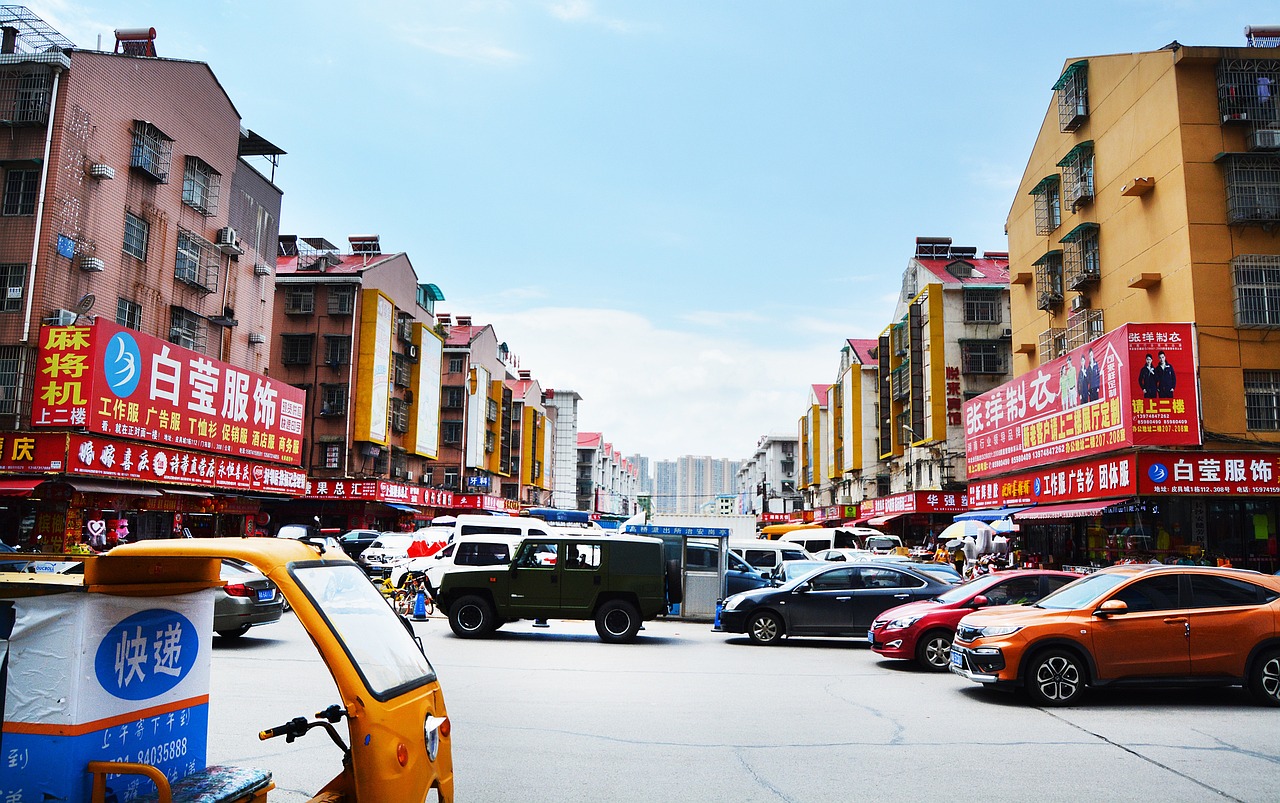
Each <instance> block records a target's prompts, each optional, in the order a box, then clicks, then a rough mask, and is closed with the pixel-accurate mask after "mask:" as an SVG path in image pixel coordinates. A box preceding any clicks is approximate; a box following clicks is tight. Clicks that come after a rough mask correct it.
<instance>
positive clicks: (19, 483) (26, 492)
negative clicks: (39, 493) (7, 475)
mask: <svg viewBox="0 0 1280 803" xmlns="http://www.w3.org/2000/svg"><path fill="white" fill-rule="evenodd" d="M43 482H45V480H43V479H40V480H0V496H31V492H32V491H34V490H35V489H36V486H38V485H40V484H41V483H43Z"/></svg>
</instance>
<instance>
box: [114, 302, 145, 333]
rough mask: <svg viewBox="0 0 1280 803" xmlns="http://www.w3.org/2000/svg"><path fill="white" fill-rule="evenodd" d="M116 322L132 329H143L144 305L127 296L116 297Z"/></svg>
mask: <svg viewBox="0 0 1280 803" xmlns="http://www.w3.org/2000/svg"><path fill="white" fill-rule="evenodd" d="M116 323H118V324H120V325H121V326H127V327H129V328H130V329H141V328H142V305H141V304H138V303H136V302H134V301H130V300H129V299H127V298H118V299H116Z"/></svg>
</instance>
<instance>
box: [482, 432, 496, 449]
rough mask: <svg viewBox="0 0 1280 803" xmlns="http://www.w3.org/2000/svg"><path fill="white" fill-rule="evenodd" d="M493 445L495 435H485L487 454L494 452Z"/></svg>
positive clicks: (487, 433)
mask: <svg viewBox="0 0 1280 803" xmlns="http://www.w3.org/2000/svg"><path fill="white" fill-rule="evenodd" d="M493 445H494V438H493V433H492V432H486V433H484V450H485V451H486V452H492V451H493Z"/></svg>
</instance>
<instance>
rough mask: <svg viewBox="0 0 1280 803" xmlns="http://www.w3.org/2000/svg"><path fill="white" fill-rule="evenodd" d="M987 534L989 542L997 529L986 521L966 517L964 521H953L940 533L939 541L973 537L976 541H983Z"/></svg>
mask: <svg viewBox="0 0 1280 803" xmlns="http://www.w3.org/2000/svg"><path fill="white" fill-rule="evenodd" d="M984 534H985V535H986V538H987V541H988V543H990V539H991V536H992V535H994V534H995V530H993V529H992V528H991V525H989V524H987V523H986V522H985V521H978V520H977V519H964V520H962V521H956V522H952V523H951V524H948V525H947V528H946V529H945V530H943V531H942V532H941V533H939V534H938V540H939V541H956V540H963V539H965V538H972V539H973V540H975V541H979V542H981V541H982V537H983V535H984Z"/></svg>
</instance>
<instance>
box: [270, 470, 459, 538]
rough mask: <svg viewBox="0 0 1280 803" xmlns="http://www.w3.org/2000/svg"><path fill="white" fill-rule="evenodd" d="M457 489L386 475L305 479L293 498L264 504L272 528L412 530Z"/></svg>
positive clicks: (443, 508) (446, 506) (450, 503)
mask: <svg viewBox="0 0 1280 803" xmlns="http://www.w3.org/2000/svg"><path fill="white" fill-rule="evenodd" d="M458 498H460V495H458V494H454V493H453V492H452V491H442V490H439V489H436V488H428V487H426V486H425V485H411V484H409V483H404V482H392V481H390V480H330V479H315V478H312V479H308V480H307V481H306V483H305V484H304V486H303V492H302V494H301V495H300V496H298V497H297V498H296V499H292V500H289V501H287V502H280V503H276V504H272V505H269V506H267V507H266V510H267V511H268V513H269V515H270V519H271V524H270V530H271V531H272V532H274V531H275V530H277V529H279V527H280V526H281V525H284V524H308V525H316V524H318V525H319V526H320V527H321V528H322V529H330V530H338V531H341V532H346V531H347V530H381V531H383V532H410V531H412V530H415V529H417V528H419V527H423V526H425V525H426V524H427V523H428V522H430V521H431V520H432V519H433V518H435V517H436V516H437V515H442V514H443V513H444V512H447V511H451V510H452V509H453V508H454V507H455V505H456V503H457V499H458Z"/></svg>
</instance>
